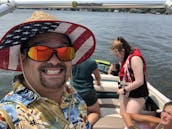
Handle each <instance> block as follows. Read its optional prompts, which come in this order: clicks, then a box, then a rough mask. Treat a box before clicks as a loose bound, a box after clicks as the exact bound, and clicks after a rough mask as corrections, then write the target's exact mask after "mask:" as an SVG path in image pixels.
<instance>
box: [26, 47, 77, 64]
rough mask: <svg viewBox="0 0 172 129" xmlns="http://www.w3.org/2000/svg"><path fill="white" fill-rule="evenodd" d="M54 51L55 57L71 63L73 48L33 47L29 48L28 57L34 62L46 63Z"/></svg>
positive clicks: (73, 55)
mask: <svg viewBox="0 0 172 129" xmlns="http://www.w3.org/2000/svg"><path fill="white" fill-rule="evenodd" d="M54 50H55V51H56V55H57V57H58V58H59V60H61V61H71V60H72V59H73V58H74V57H75V50H74V48H73V47H61V48H56V49H53V48H49V47H47V46H33V47H31V48H29V51H28V56H29V58H31V59H32V60H35V61H47V60H49V59H50V57H51V56H52V53H54Z"/></svg>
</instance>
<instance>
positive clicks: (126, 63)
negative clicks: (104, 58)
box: [111, 37, 148, 113]
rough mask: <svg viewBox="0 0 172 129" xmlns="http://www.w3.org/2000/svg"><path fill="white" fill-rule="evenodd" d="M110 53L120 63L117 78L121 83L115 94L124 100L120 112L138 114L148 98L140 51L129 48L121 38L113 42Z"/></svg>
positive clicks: (144, 65)
mask: <svg viewBox="0 0 172 129" xmlns="http://www.w3.org/2000/svg"><path fill="white" fill-rule="evenodd" d="M111 51H112V53H113V54H114V55H115V56H116V58H117V59H118V60H119V61H120V62H121V68H120V72H119V77H120V81H121V82H123V83H122V86H120V87H119V89H118V91H117V92H118V94H119V95H120V98H125V99H121V100H123V103H124V108H121V107H120V112H121V113H123V112H124V111H125V112H127V113H140V111H141V110H142V109H143V107H144V104H145V100H146V98H147V96H148V89H147V83H146V63H145V60H144V58H143V56H142V54H141V53H140V50H139V49H138V48H134V49H133V48H131V46H130V45H129V44H128V42H127V41H126V40H125V39H124V38H122V37H118V38H117V39H115V40H113V42H112V47H111ZM124 85H125V86H124ZM124 95H125V97H124Z"/></svg>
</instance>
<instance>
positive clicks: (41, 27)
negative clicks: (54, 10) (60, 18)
mask: <svg viewBox="0 0 172 129" xmlns="http://www.w3.org/2000/svg"><path fill="white" fill-rule="evenodd" d="M59 24H60V23H59V22H48V21H45V22H43V21H40V22H39V21H37V22H36V23H35V22H31V23H27V25H26V24H21V25H18V26H15V27H14V28H12V29H11V30H13V29H15V31H9V33H7V35H6V36H5V38H2V41H1V44H0V49H2V48H6V47H9V46H14V45H18V44H21V43H24V42H25V41H27V40H28V39H29V38H31V37H33V36H35V35H36V34H39V33H45V32H52V31H54V30H55V29H56V28H57V27H58V26H59Z"/></svg>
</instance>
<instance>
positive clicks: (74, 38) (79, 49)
mask: <svg viewBox="0 0 172 129" xmlns="http://www.w3.org/2000/svg"><path fill="white" fill-rule="evenodd" d="M45 32H58V33H62V34H66V35H67V36H68V37H69V38H70V39H71V42H72V44H73V47H74V49H75V51H76V54H75V55H76V56H75V58H74V59H73V60H72V64H73V65H74V64H78V63H81V62H83V61H85V60H86V59H87V58H89V57H90V56H91V55H92V53H93V52H94V49H95V37H94V35H93V33H92V32H91V31H90V30H89V29H88V28H86V27H84V26H81V25H78V24H74V23H70V22H65V21H33V22H26V23H23V24H19V25H17V26H15V27H13V28H12V29H11V30H9V31H8V32H7V33H6V35H5V36H4V37H3V38H2V39H1V41H0V68H2V69H6V70H14V71H21V67H20V62H19V49H20V44H21V43H25V42H26V41H27V40H28V39H29V38H31V37H33V36H35V35H37V34H39V33H45Z"/></svg>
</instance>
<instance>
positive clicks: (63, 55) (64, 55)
mask: <svg viewBox="0 0 172 129" xmlns="http://www.w3.org/2000/svg"><path fill="white" fill-rule="evenodd" d="M56 51H57V53H58V54H57V55H58V58H59V59H60V60H61V61H71V60H72V59H73V58H74V57H75V50H74V48H73V47H62V48H57V49H56Z"/></svg>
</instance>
